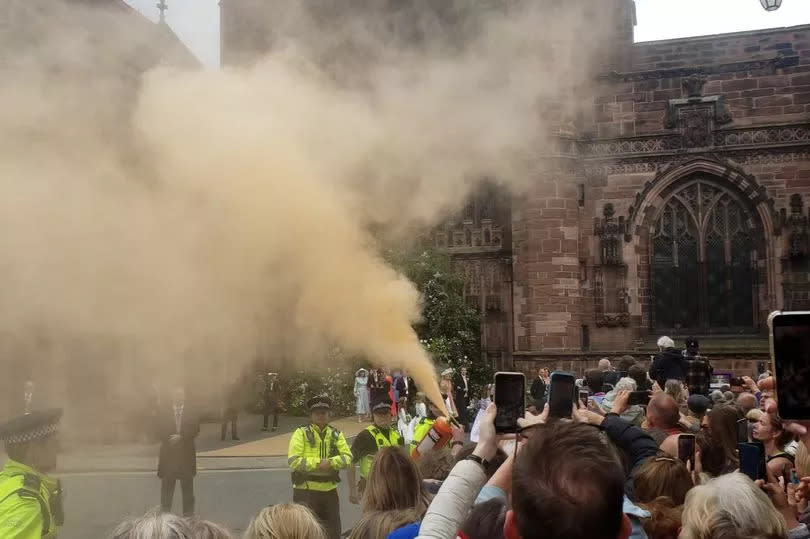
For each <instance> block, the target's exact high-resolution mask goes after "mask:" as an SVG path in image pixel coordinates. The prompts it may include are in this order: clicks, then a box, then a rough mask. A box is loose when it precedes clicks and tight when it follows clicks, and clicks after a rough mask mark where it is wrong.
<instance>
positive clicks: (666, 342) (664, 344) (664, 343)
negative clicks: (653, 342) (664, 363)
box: [658, 336, 675, 352]
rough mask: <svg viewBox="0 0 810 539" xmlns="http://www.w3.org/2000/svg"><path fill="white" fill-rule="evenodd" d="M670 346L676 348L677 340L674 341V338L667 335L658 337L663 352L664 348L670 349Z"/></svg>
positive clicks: (659, 346)
mask: <svg viewBox="0 0 810 539" xmlns="http://www.w3.org/2000/svg"><path fill="white" fill-rule="evenodd" d="M670 348H675V341H673V340H672V339H670V338H669V337H667V336H663V337H661V338H659V339H658V349H659V350H661V351H662V352H663V351H664V350H668V349H670Z"/></svg>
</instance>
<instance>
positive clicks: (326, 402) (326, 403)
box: [307, 395, 332, 411]
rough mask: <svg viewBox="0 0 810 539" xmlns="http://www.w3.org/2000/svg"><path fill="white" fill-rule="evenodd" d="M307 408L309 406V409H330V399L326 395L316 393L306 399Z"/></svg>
mask: <svg viewBox="0 0 810 539" xmlns="http://www.w3.org/2000/svg"><path fill="white" fill-rule="evenodd" d="M307 408H309V410H310V411H313V410H319V409H320V410H331V409H332V399H330V398H329V397H328V396H327V395H317V396H315V397H312V398H311V399H309V400H308V401H307Z"/></svg>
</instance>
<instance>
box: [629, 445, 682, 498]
mask: <svg viewBox="0 0 810 539" xmlns="http://www.w3.org/2000/svg"><path fill="white" fill-rule="evenodd" d="M691 488H692V476H691V475H690V473H689V470H687V469H686V465H685V464H684V463H683V462H682V461H681V460H679V459H677V458H675V457H671V456H669V455H663V454H662V455H659V456H657V457H650V458H648V459H647V460H646V461H644V463H643V464H642V465H641V466H639V467H638V469H636V471H635V472H634V473H633V492H634V495H635V498H634V501H636V502H639V503H649V502H652V501H653V500H655V499H656V498H659V497H661V496H666V497H668V498H669V499H671V500H672V501H674V502H675V505H681V504H682V503H683V500H684V498H685V497H686V493H687V492H689V489H691Z"/></svg>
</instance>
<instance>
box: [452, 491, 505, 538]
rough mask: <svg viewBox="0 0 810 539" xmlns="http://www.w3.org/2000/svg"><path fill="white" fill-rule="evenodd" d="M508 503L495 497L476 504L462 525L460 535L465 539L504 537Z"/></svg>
mask: <svg viewBox="0 0 810 539" xmlns="http://www.w3.org/2000/svg"><path fill="white" fill-rule="evenodd" d="M506 510H507V506H506V503H505V502H504V501H503V500H501V499H499V498H495V499H492V500H489V501H486V502H484V503H479V504H478V505H476V506H474V507H473V509H472V511H470V514H469V515H468V516H467V520H466V521H464V524H462V525H461V529H460V530H459V531H460V533H459V536H460V537H464V538H465V539H503V525H504V521H505V520H506Z"/></svg>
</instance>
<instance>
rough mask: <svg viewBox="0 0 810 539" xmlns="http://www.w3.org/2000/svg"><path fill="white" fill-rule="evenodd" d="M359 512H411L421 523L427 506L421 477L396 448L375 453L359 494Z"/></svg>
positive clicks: (403, 452) (427, 498) (384, 448)
mask: <svg viewBox="0 0 810 539" xmlns="http://www.w3.org/2000/svg"><path fill="white" fill-rule="evenodd" d="M362 505H363V512H369V511H392V510H395V509H411V510H414V511H415V512H416V514H417V517H418V518H417V519H416V520H421V518H422V517H423V516H424V514H425V512H426V511H427V507H428V505H430V496H429V495H428V493H427V491H426V490H425V487H424V485H423V484H422V474H420V473H419V469H418V468H417V467H416V464H414V462H413V460H411V459H410V457H408V455H407V453H405V451H404V450H403V449H402V448H400V447H383V448H382V449H380V450H379V451H377V455H376V456H375V457H374V463H373V464H372V465H371V471H370V472H369V475H368V482H367V483H366V490H365V492H364V493H363V501H362Z"/></svg>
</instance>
